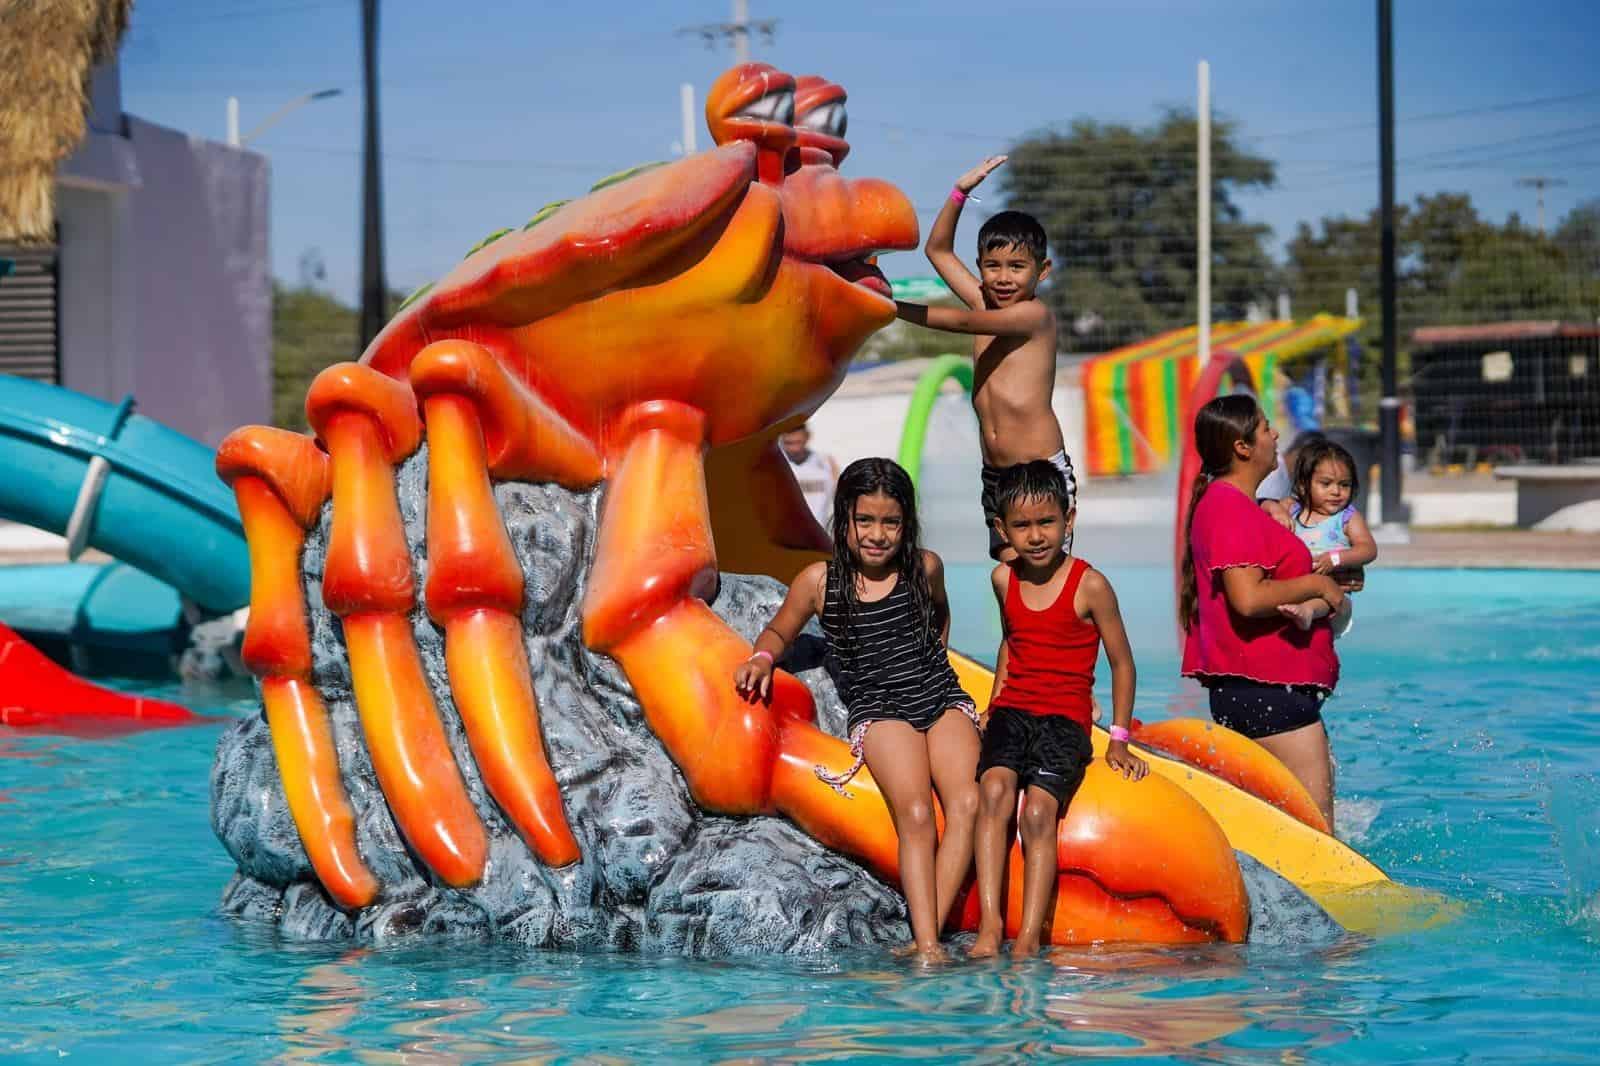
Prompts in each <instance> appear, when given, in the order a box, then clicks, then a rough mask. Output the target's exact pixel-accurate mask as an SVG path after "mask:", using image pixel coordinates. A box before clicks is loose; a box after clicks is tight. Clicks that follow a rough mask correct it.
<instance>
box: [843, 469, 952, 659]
mask: <svg viewBox="0 0 1600 1066" xmlns="http://www.w3.org/2000/svg"><path fill="white" fill-rule="evenodd" d="M880 492H881V493H883V494H884V495H885V496H887V497H889V498H890V499H891V500H893V501H895V502H896V503H898V504H899V505H900V514H901V516H902V521H901V525H900V548H899V550H898V552H896V554H895V562H894V565H895V569H896V570H897V571H898V572H899V574H900V580H901V581H902V582H904V583H905V586H906V591H907V592H908V593H910V595H911V610H912V616H913V618H914V619H915V620H916V622H917V623H918V624H919V626H920V627H921V628H922V630H923V632H922V634H921V636H922V637H923V638H924V639H926V638H927V636H928V634H929V633H937V632H938V628H937V625H936V624H935V619H934V617H933V614H934V611H933V593H932V592H931V591H930V590H929V589H928V573H927V571H926V570H925V569H924V568H923V565H922V533H921V530H920V529H919V527H918V525H917V487H916V486H915V485H913V484H912V483H911V475H910V474H907V473H906V472H905V470H903V469H901V467H900V464H899V463H896V462H895V461H894V460H892V459H857V460H856V461H855V462H853V463H851V464H850V465H849V466H847V467H845V468H844V472H843V473H842V474H840V475H839V484H838V486H837V487H836V488H835V489H834V495H833V561H832V563H830V564H829V570H830V571H831V572H832V574H833V576H834V577H835V578H837V579H838V583H839V606H840V609H841V610H842V611H843V612H844V622H845V624H844V631H845V634H846V636H845V639H846V640H847V641H848V640H851V639H853V636H852V628H851V625H850V623H851V622H852V621H854V619H855V612H856V608H857V607H858V606H859V605H860V603H861V600H860V596H859V594H858V593H857V591H856V581H857V580H858V579H859V578H860V576H861V564H860V562H859V561H858V560H857V559H856V556H855V553H854V552H852V551H851V550H850V533H851V529H850V527H851V525H852V524H853V521H854V518H855V511H856V500H858V499H860V498H861V497H862V496H871V495H873V494H874V493H880ZM940 621H942V620H940Z"/></svg>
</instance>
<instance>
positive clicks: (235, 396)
mask: <svg viewBox="0 0 1600 1066" xmlns="http://www.w3.org/2000/svg"><path fill="white" fill-rule="evenodd" d="M108 106H109V105H108ZM99 110H100V109H99V108H97V111H96V115H95V118H94V121H93V122H92V124H91V132H90V134H89V136H88V137H87V138H85V140H84V143H83V144H82V145H81V146H80V147H79V149H78V152H77V153H76V154H75V155H74V156H73V157H72V158H71V159H69V160H68V161H67V162H66V163H65V164H64V165H63V166H62V168H61V170H60V172H59V175H58V190H57V192H58V195H57V216H58V221H59V228H60V233H61V242H60V245H61V246H60V275H61V284H60V289H61V297H60V299H61V370H62V375H61V376H62V384H64V385H66V386H67V387H68V388H73V389H77V390H79V391H81V392H85V393H88V394H90V395H92V396H99V397H101V398H102V399H106V400H110V401H113V402H115V401H118V400H120V399H121V398H122V397H123V396H125V395H127V394H128V393H130V392H131V393H132V394H133V395H134V396H135V398H136V399H137V400H138V410H139V411H140V412H141V413H143V414H145V415H148V416H150V417H151V418H154V419H156V420H158V421H160V422H163V423H165V424H166V425H169V426H171V427H172V428H174V429H177V430H179V431H181V432H183V433H187V434H188V435H190V436H192V437H194V438H196V439H198V440H201V441H204V442H205V443H206V444H209V445H212V446H215V445H216V444H218V443H219V442H220V441H221V440H222V438H223V437H225V436H226V435H227V434H228V433H229V432H230V431H231V430H233V429H234V428H236V427H238V426H240V425H244V424H247V423H251V422H266V421H268V420H269V419H270V417H271V412H272V286H271V278H270V274H269V270H270V266H269V259H268V249H267V215H268V180H269V169H268V164H267V160H266V159H265V158H264V157H262V156H260V155H256V154H254V153H252V152H246V151H241V150H239V149H235V148H229V147H227V146H225V145H221V144H216V143H214V142H210V141H205V140H202V139H199V138H195V137H190V136H187V135H185V134H183V133H180V132H178V131H176V130H171V129H167V128H165V127H163V126H157V125H154V124H152V123H149V122H144V121H142V120H140V119H137V118H134V117H132V116H118V118H117V119H116V120H115V121H113V122H110V123H108V122H107V121H105V120H104V118H103V116H100V115H99Z"/></svg>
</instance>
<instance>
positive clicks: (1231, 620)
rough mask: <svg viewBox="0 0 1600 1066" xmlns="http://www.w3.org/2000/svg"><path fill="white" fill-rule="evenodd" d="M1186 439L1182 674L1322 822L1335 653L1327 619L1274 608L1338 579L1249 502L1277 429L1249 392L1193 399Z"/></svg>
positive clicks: (1331, 587) (1339, 594) (1336, 596)
mask: <svg viewBox="0 0 1600 1066" xmlns="http://www.w3.org/2000/svg"><path fill="white" fill-rule="evenodd" d="M1194 443H1195V450H1196V451H1197V452H1198V453H1199V455H1200V462H1201V470H1200V475H1199V476H1198V477H1197V478H1195V481H1194V487H1193V489H1192V490H1191V494H1190V498H1189V524H1188V531H1187V534H1186V538H1185V539H1186V550H1185V552H1184V558H1183V564H1182V579H1181V583H1180V588H1179V596H1178V622H1179V625H1181V626H1182V628H1183V631H1184V645H1183V667H1182V671H1183V675H1184V676H1185V677H1193V678H1196V679H1197V680H1198V681H1199V682H1200V683H1201V684H1202V685H1204V686H1205V687H1206V688H1207V689H1208V690H1209V696H1210V703H1211V717H1212V719H1213V720H1215V721H1216V722H1217V724H1218V725H1222V726H1226V727H1227V728H1229V729H1232V730H1234V731H1235V732H1238V733H1243V734H1244V735H1245V736H1247V737H1249V738H1251V739H1252V740H1254V741H1256V742H1257V743H1259V744H1260V745H1261V746H1262V747H1264V748H1266V749H1267V750H1268V751H1270V752H1271V753H1272V754H1273V755H1276V756H1277V757H1278V759H1279V760H1280V761H1281V762H1282V763H1283V764H1284V766H1286V767H1288V769H1289V772H1290V773H1292V774H1294V775H1295V777H1297V778H1299V779H1300V782H1301V784H1303V785H1305V786H1306V790H1307V791H1308V792H1310V793H1311V796H1312V798H1313V799H1314V800H1315V801H1316V803H1317V806H1318V807H1319V808H1320V809H1321V811H1322V815H1323V818H1324V819H1325V820H1326V822H1327V824H1328V827H1329V829H1330V830H1331V829H1332V827H1333V792H1334V784H1333V760H1332V758H1331V754H1330V752H1329V748H1328V734H1327V731H1326V729H1325V728H1324V726H1323V722H1322V704H1323V701H1324V700H1325V699H1327V697H1328V696H1329V695H1330V694H1331V693H1332V692H1333V690H1334V687H1335V686H1336V685H1337V684H1338V683H1339V656H1338V654H1337V653H1336V652H1335V651H1334V650H1333V631H1332V629H1331V628H1330V627H1329V624H1328V619H1327V618H1318V619H1315V620H1314V621H1313V623H1312V625H1311V628H1310V629H1309V630H1302V629H1300V628H1299V626H1298V625H1297V624H1296V622H1295V621H1294V620H1292V619H1290V618H1286V617H1284V613H1283V612H1282V611H1281V610H1280V608H1281V607H1283V606H1285V605H1294V604H1301V603H1306V602H1308V601H1311V600H1316V599H1321V600H1323V601H1325V602H1326V603H1327V606H1328V608H1329V609H1330V611H1332V612H1335V613H1337V612H1338V610H1339V608H1340V607H1341V606H1342V605H1343V604H1344V589H1342V588H1341V587H1340V585H1339V582H1338V581H1336V580H1335V579H1334V578H1333V577H1332V576H1330V575H1328V574H1322V573H1317V572H1316V570H1315V569H1314V567H1313V562H1312V558H1311V550H1310V549H1309V548H1307V547H1306V546H1305V544H1304V543H1302V542H1301V540H1300V539H1299V538H1298V537H1296V536H1295V535H1294V534H1293V533H1291V532H1289V531H1288V530H1287V529H1284V528H1283V527H1282V526H1280V525H1278V523H1277V522H1275V521H1273V520H1272V518H1270V517H1269V516H1268V515H1267V514H1266V512H1265V511H1264V510H1262V508H1261V507H1259V506H1258V505H1257V504H1256V500H1257V498H1258V496H1259V493H1258V489H1259V487H1260V485H1261V482H1262V481H1263V480H1264V479H1265V478H1266V476H1267V475H1268V474H1269V473H1271V472H1272V468H1273V466H1274V465H1275V464H1276V463H1277V458H1278V435H1277V434H1276V433H1275V432H1273V430H1272V426H1271V425H1270V424H1269V423H1268V422H1267V416H1266V415H1265V414H1264V413H1263V412H1262V410H1261V408H1260V407H1258V406H1257V405H1256V401H1255V399H1254V398H1253V397H1251V396H1245V395H1230V396H1218V397H1217V398H1216V399H1215V400H1212V401H1211V402H1210V403H1208V404H1206V405H1205V406H1204V407H1202V408H1200V410H1199V412H1198V413H1197V414H1196V415H1195V420H1194Z"/></svg>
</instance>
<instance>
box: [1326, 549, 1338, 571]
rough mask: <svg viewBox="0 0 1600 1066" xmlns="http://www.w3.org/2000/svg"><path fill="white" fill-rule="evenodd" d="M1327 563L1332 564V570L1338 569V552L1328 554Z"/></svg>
mask: <svg viewBox="0 0 1600 1066" xmlns="http://www.w3.org/2000/svg"><path fill="white" fill-rule="evenodd" d="M1328 561H1329V562H1331V563H1332V564H1333V568H1334V569H1335V570H1337V569H1339V553H1338V552H1329V553H1328Z"/></svg>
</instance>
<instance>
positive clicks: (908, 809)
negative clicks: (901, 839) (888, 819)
mask: <svg viewBox="0 0 1600 1066" xmlns="http://www.w3.org/2000/svg"><path fill="white" fill-rule="evenodd" d="M898 813H899V817H898V818H897V819H896V823H897V828H898V829H899V832H900V835H901V836H921V835H923V834H927V833H932V832H933V804H932V803H931V802H930V801H928V800H925V799H915V800H912V801H911V802H909V803H907V804H905V806H903V807H902V808H901V809H900V811H899V812H898Z"/></svg>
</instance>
